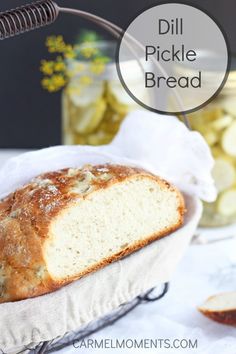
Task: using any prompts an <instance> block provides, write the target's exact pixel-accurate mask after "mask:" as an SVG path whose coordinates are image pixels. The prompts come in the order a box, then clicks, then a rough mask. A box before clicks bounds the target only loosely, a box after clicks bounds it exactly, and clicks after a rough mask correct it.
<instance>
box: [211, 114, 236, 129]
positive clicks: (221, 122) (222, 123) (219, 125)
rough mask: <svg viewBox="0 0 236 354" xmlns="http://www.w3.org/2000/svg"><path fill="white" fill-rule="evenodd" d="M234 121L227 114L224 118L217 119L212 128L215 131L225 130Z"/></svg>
mask: <svg viewBox="0 0 236 354" xmlns="http://www.w3.org/2000/svg"><path fill="white" fill-rule="evenodd" d="M232 121H233V117H232V116H231V115H229V114H225V115H223V116H222V117H220V118H218V119H216V120H215V121H214V122H213V123H212V128H213V129H215V130H216V131H220V130H223V129H225V128H227V127H228V126H229V125H230V124H231V123H232Z"/></svg>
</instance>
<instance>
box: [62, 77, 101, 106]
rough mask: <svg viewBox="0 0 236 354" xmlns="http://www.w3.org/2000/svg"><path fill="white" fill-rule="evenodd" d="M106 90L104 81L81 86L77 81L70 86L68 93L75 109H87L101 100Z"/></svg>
mask: <svg viewBox="0 0 236 354" xmlns="http://www.w3.org/2000/svg"><path fill="white" fill-rule="evenodd" d="M104 90H105V83H104V82H103V81H101V82H100V81H99V82H96V83H92V84H90V85H87V86H81V84H80V81H79V80H76V79H75V80H72V82H71V83H70V84H69V85H68V87H67V89H66V93H67V95H68V97H69V99H70V100H71V101H72V103H73V105H74V106H75V107H87V106H88V105H90V104H91V103H93V102H96V101H97V100H98V99H99V98H101V97H102V96H103V93H104Z"/></svg>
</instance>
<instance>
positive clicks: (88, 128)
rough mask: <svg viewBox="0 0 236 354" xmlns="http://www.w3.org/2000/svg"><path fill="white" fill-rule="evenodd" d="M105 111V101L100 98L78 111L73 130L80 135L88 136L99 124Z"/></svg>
mask: <svg viewBox="0 0 236 354" xmlns="http://www.w3.org/2000/svg"><path fill="white" fill-rule="evenodd" d="M105 110H106V101H105V100H104V99H102V98H100V99H99V100H98V101H97V102H94V103H92V104H91V105H89V106H88V107H83V108H81V109H80V110H78V117H77V119H76V123H75V124H74V130H75V131H76V133H80V134H90V133H92V132H93V131H94V130H96V128H97V127H98V126H99V124H100V123H101V121H102V119H103V116H104V113H105Z"/></svg>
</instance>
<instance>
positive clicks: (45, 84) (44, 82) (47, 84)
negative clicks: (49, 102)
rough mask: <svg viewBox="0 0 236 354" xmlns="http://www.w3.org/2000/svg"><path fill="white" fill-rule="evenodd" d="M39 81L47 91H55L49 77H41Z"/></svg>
mask: <svg viewBox="0 0 236 354" xmlns="http://www.w3.org/2000/svg"><path fill="white" fill-rule="evenodd" d="M41 83H42V87H43V88H44V89H45V90H47V91H49V92H54V91H55V88H54V85H53V83H52V81H51V79H50V78H48V77H45V78H43V80H42V81H41Z"/></svg>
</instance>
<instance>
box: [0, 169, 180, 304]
mask: <svg viewBox="0 0 236 354" xmlns="http://www.w3.org/2000/svg"><path fill="white" fill-rule="evenodd" d="M133 175H139V176H140V175H144V176H149V177H150V178H154V179H155V180H158V181H159V182H161V183H163V184H164V185H165V186H166V187H168V188H169V189H171V190H173V191H175V192H177V193H178V194H179V198H180V201H181V202H180V205H181V206H180V209H181V210H180V213H181V215H183V213H184V202H183V198H182V196H181V194H180V193H179V192H178V190H177V189H176V188H175V187H173V186H172V185H170V184H169V183H168V182H166V181H164V180H161V179H159V178H158V177H156V176H154V175H152V174H150V173H149V172H147V171H144V170H142V169H140V168H135V167H127V166H120V165H110V164H105V165H97V166H91V165H85V166H84V167H83V168H80V169H76V168H67V169H63V170H60V171H56V172H49V173H45V174H42V175H40V176H38V177H36V178H34V179H33V180H32V181H31V182H30V183H29V184H27V185H25V186H24V187H22V188H19V189H18V190H16V191H15V192H14V193H12V194H10V195H9V196H8V197H6V198H4V199H3V200H2V201H0V303H1V302H6V301H14V300H19V299H24V298H27V297H33V296H37V295H40V294H44V293H46V292H49V291H53V290H55V289H56V288H58V287H59V284H56V283H55V282H54V281H53V279H51V277H50V274H49V273H48V271H47V269H46V266H45V260H44V256H43V244H44V242H45V239H46V238H47V237H48V230H49V225H50V222H51V221H52V220H53V218H54V217H55V216H56V215H58V213H60V211H61V210H62V209H64V208H65V207H66V206H67V205H69V204H70V203H73V202H76V200H78V198H79V199H80V200H81V199H85V198H86V197H87V196H88V195H89V194H91V193H93V192H94V191H96V190H99V189H104V188H106V187H108V186H109V185H111V184H114V183H117V182H121V181H123V180H126V179H128V178H129V177H131V176H133Z"/></svg>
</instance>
